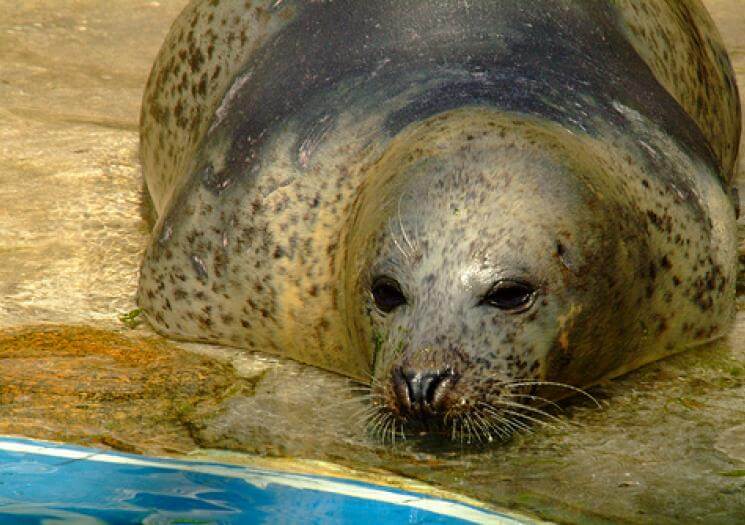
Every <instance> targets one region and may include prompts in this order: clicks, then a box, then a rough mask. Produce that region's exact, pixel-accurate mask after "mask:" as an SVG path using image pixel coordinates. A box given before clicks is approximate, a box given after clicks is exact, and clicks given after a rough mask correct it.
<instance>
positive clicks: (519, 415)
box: [504, 409, 557, 430]
mask: <svg viewBox="0 0 745 525" xmlns="http://www.w3.org/2000/svg"><path fill="white" fill-rule="evenodd" d="M504 412H505V413H507V414H512V415H513V416H516V417H521V418H523V419H527V420H528V421H532V422H533V423H538V424H539V425H543V426H545V427H548V428H550V429H553V430H556V428H557V427H556V425H552V424H551V423H547V422H546V421H543V420H542V419H538V418H535V417H532V416H529V415H527V414H523V413H522V412H516V411H514V410H508V409H505V410H504Z"/></svg>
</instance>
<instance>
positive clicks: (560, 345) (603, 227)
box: [345, 108, 646, 438]
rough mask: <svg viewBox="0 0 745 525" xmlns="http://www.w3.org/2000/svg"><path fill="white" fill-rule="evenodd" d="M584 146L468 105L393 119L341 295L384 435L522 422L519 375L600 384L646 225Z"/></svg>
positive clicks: (623, 344) (629, 324)
mask: <svg viewBox="0 0 745 525" xmlns="http://www.w3.org/2000/svg"><path fill="white" fill-rule="evenodd" d="M588 148H590V145H589V144H585V143H581V140H580V139H578V138H577V137H575V136H573V135H571V134H570V133H569V132H567V131H564V130H562V129H560V128H558V127H555V128H554V127H553V126H552V125H547V124H545V123H540V122H537V121H531V120H529V119H523V118H519V117H514V116H512V117H507V116H504V115H499V114H497V113H495V112H493V111H491V110H486V109H483V110H482V109H480V108H473V109H462V110H457V111H452V112H448V113H444V114H441V115H439V116H436V117H433V118H431V119H429V120H428V121H425V122H422V123H420V124H417V125H415V126H414V127H412V128H411V129H409V130H406V131H405V132H403V133H402V134H401V135H400V136H398V137H397V138H396V139H394V141H393V143H392V144H391V145H390V147H389V148H388V149H387V151H386V153H385V154H384V155H383V156H382V157H381V158H380V159H379V160H378V161H377V162H376V163H375V164H374V165H372V166H371V167H370V170H371V174H370V177H368V179H367V180H368V181H369V182H368V184H367V185H366V186H365V187H364V188H363V189H362V190H361V192H360V195H359V197H358V199H357V201H356V203H355V207H354V210H353V212H352V219H351V221H350V226H349V228H348V231H347V243H348V246H349V249H348V251H347V255H346V258H347V260H346V261H345V268H346V272H347V273H346V290H347V297H346V299H345V300H346V301H347V302H348V306H349V308H348V310H349V311H350V312H351V313H350V315H351V319H350V325H351V326H353V327H354V330H355V333H354V334H353V337H356V338H357V342H358V344H359V345H362V346H365V347H367V348H370V349H371V354H372V362H373V379H374V380H373V387H372V388H373V396H372V397H373V402H374V403H375V404H376V405H377V407H378V409H379V412H378V413H379V414H383V415H384V417H382V418H381V417H378V418H377V419H375V421H376V422H378V423H381V422H383V421H394V423H392V424H389V425H387V428H388V432H392V433H395V432H397V430H396V429H398V428H400V427H401V426H402V424H403V426H404V427H407V426H410V425H418V424H419V423H420V422H424V423H426V424H427V426H428V427H430V428H432V426H433V425H434V426H435V427H438V425H437V423H444V424H445V429H447V431H448V432H456V431H458V430H459V429H463V428H465V430H466V432H468V433H469V434H471V435H474V436H477V437H481V436H483V437H488V438H490V437H491V436H492V434H494V435H495V436H498V435H503V434H505V433H507V432H508V431H509V430H510V429H511V428H518V427H520V426H521V425H522V424H523V422H524V420H525V419H530V418H531V416H530V412H527V413H525V412H521V411H519V410H517V408H519V407H521V406H526V405H528V404H529V401H530V400H531V399H537V397H538V396H536V392H535V391H534V389H533V388H532V387H533V386H534V385H537V384H539V383H540V382H544V383H545V382H561V383H566V384H568V385H573V384H574V385H585V384H588V379H589V380H590V382H591V381H592V379H595V380H597V379H600V378H602V377H603V376H604V375H606V374H607V373H608V372H610V371H612V370H613V369H614V368H615V367H617V366H618V365H619V364H620V363H621V362H622V361H623V360H624V357H623V356H619V355H617V352H618V349H619V348H629V349H631V346H633V345H634V344H636V343H634V342H635V341H638V340H639V338H640V335H641V334H639V333H638V332H639V331H638V323H636V321H635V319H636V317H635V314H634V312H636V311H637V310H638V307H639V303H640V302H641V299H642V295H643V290H637V289H636V288H637V287H635V286H633V284H632V283H633V281H634V275H635V273H636V271H637V268H639V267H641V266H643V264H644V262H643V261H641V260H640V258H643V257H644V254H645V253H646V250H645V249H644V247H643V246H640V245H639V243H643V242H644V241H643V239H644V238H645V236H644V235H640V234H639V233H640V232H639V231H638V230H635V228H637V229H638V228H639V227H640V226H638V225H639V221H637V220H635V219H634V218H633V217H629V216H628V215H629V214H628V212H627V211H624V209H626V210H628V209H629V208H628V204H625V205H621V201H623V200H624V199H630V198H631V197H630V195H627V194H626V193H625V191H624V188H623V186H622V185H621V186H619V185H618V184H616V183H614V182H613V180H614V179H613V178H612V177H605V176H603V173H604V170H606V169H609V167H608V166H607V165H606V164H607V163H606V162H605V160H604V159H602V158H600V157H597V156H595V155H594V154H593V152H592V151H591V150H590V149H588ZM614 184H616V185H615V186H614ZM630 243H633V246H632V245H631V244H630ZM625 359H626V361H628V354H626V358H625ZM541 395H542V396H551V395H552V394H546V393H543V392H541ZM553 395H554V396H555V394H553ZM518 414H520V415H518ZM379 427H381V428H383V427H386V425H379ZM440 428H442V427H440Z"/></svg>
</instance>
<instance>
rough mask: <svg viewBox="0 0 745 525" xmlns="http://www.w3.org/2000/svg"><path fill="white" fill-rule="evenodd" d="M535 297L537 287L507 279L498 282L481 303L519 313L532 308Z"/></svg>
mask: <svg viewBox="0 0 745 525" xmlns="http://www.w3.org/2000/svg"><path fill="white" fill-rule="evenodd" d="M534 298H535V288H533V286H531V285H530V284H528V283H526V282H523V281H510V280H505V281H499V282H497V283H496V284H495V285H494V286H493V287H492V289H491V290H489V293H487V294H486V295H485V296H484V298H483V299H481V302H480V303H479V304H482V305H487V306H493V307H495V308H499V309H500V310H507V311H508V312H510V313H518V312H523V311H525V310H527V309H528V308H530V306H531V305H532V304H533V299H534Z"/></svg>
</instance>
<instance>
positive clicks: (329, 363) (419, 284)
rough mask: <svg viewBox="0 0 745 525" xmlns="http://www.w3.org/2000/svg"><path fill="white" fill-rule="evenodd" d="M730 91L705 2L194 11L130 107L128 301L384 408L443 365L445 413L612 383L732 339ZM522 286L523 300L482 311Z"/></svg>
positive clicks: (227, 0)
mask: <svg viewBox="0 0 745 525" xmlns="http://www.w3.org/2000/svg"><path fill="white" fill-rule="evenodd" d="M737 101H738V98H737V93H736V87H735V85H734V81H733V79H732V70H731V66H730V64H729V61H728V60H727V57H726V55H725V54H724V52H723V51H722V46H721V43H720V41H719V37H718V35H717V33H716V30H715V28H714V27H713V25H712V24H711V22H710V20H709V18H708V16H707V15H706V13H705V11H703V8H702V7H701V6H700V5H699V3H698V2H694V1H685V2H667V1H663V0H659V1H655V2H641V1H639V2H636V1H630V0H614V1H609V2H597V3H590V2H581V1H569V0H565V1H559V2H556V1H549V0H538V1H536V2H533V3H531V6H530V7H529V8H528V7H526V4H525V3H523V2H518V1H517V0H497V1H495V0H488V1H487V0H483V1H474V0H469V2H464V1H462V0H430V1H423V0H422V1H416V2H397V1H394V0H380V1H377V2H362V1H354V0H335V1H334V2H319V1H311V0H280V1H276V0H272V1H268V0H267V1H238V0H210V1H195V2H192V3H191V4H190V5H189V6H188V7H187V8H186V9H185V11H184V12H183V13H182V15H181V16H180V17H179V18H178V20H177V21H176V22H175V23H174V26H173V28H172V29H171V32H170V33H169V35H168V37H167V39H166V42H165V43H164V46H163V48H162V50H161V52H160V54H159V56H158V58H157V60H156V62H155V65H154V67H153V70H152V73H151V76H150V80H149V82H148V85H147V88H146V90H145V96H144V101H143V110H142V125H141V138H142V163H143V169H144V174H145V179H146V182H147V187H148V189H149V193H150V195H151V197H152V200H153V202H154V204H155V209H156V212H157V214H158V221H157V224H156V226H155V228H154V231H153V240H152V243H151V245H150V247H149V248H148V251H147V253H146V255H145V258H144V261H143V265H142V271H141V280H140V287H139V291H138V301H139V303H140V305H141V306H142V307H143V309H144V310H145V312H146V313H147V315H148V318H149V319H150V321H151V323H152V324H153V326H154V327H155V328H156V329H157V330H159V331H160V332H162V333H164V334H167V335H169V336H172V337H177V338H183V339H189V340H202V341H211V342H218V343H223V344H228V345H234V346H238V347H243V348H248V349H252V350H262V351H267V352H271V353H275V354H279V355H283V356H287V357H291V358H293V359H297V360H300V361H303V362H306V363H310V364H313V365H316V366H320V367H323V368H327V369H330V370H334V371H337V372H340V373H343V374H346V375H349V376H352V377H356V378H359V379H363V380H367V379H369V377H370V375H371V374H372V376H373V377H374V378H375V379H374V391H375V392H376V394H375V395H376V396H377V397H376V399H377V400H378V401H379V402H380V403H382V404H383V405H385V406H388V407H389V408H390V410H392V411H393V412H394V413H395V412H396V408H395V399H394V398H395V397H396V395H397V394H396V393H395V392H394V391H393V390H392V389H393V386H392V383H391V382H390V377H391V373H392V370H394V369H396V368H397V367H400V366H403V365H406V366H429V367H436V368H437V367H440V368H442V367H450V368H452V369H457V373H458V377H459V382H458V384H457V385H456V386H454V387H453V389H452V390H451V391H450V392H449V393H448V396H450V405H451V407H455V406H456V405H457V406H466V407H468V406H476V405H478V404H480V403H481V404H483V403H486V404H487V405H489V406H492V405H493V404H494V403H497V400H498V399H503V396H504V395H505V394H504V389H505V388H507V387H505V385H506V384H508V383H509V382H513V383H514V382H515V381H520V380H525V381H527V380H532V381H536V380H542V381H559V382H563V383H567V384H571V385H577V386H584V385H587V384H590V383H593V382H595V381H598V380H600V379H602V378H604V377H611V376H614V375H618V374H620V373H623V372H625V371H627V370H630V369H633V368H635V367H638V366H641V365H642V364H644V363H646V362H649V361H652V360H654V359H659V358H660V357H663V356H665V355H668V354H670V353H672V352H675V351H678V350H681V349H683V348H687V347H690V346H692V345H695V344H701V343H703V342H706V341H709V340H711V339H714V338H716V337H719V336H721V334H723V333H724V332H725V331H726V329H727V327H728V326H729V323H730V321H731V319H732V316H733V311H734V310H733V308H734V307H733V304H734V289H735V288H734V287H735V281H734V269H735V235H734V231H735V222H734V221H735V218H734V212H733V207H732V203H731V200H730V196H729V186H728V184H729V181H730V180H731V174H732V167H733V165H734V161H735V149H736V145H737V143H738V140H739V133H740V130H739V122H740V113H739V111H740V110H739V106H738V102H737ZM381 274H385V275H390V276H395V277H396V279H397V280H398V282H400V284H401V287H402V289H403V292H404V293H405V295H406V298H407V302H406V304H405V305H404V306H402V307H401V308H399V309H398V310H396V311H395V312H391V313H390V314H386V315H383V314H382V313H381V312H380V311H379V309H377V307H376V305H375V304H374V301H373V298H372V296H371V293H370V288H371V285H372V281H373V279H374V278H375V277H376V276H377V275H381ZM513 274H520V275H523V274H524V275H525V277H526V279H527V278H529V279H531V280H532V282H535V283H537V285H538V292H537V295H536V302H535V304H534V305H533V306H532V307H531V309H530V310H528V311H526V312H523V313H520V314H518V315H512V314H505V313H504V312H498V311H493V310H489V309H488V308H485V307H484V306H483V305H481V303H480V298H482V297H483V295H484V293H486V291H487V289H488V287H489V286H490V285H491V284H492V283H493V282H494V281H495V279H498V278H499V277H500V275H508V276H509V275H513ZM463 410H465V409H463ZM397 417H404V416H403V415H402V414H400V413H399V414H397Z"/></svg>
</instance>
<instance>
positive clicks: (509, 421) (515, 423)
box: [483, 405, 533, 434]
mask: <svg viewBox="0 0 745 525" xmlns="http://www.w3.org/2000/svg"><path fill="white" fill-rule="evenodd" d="M483 408H484V410H485V411H486V412H487V413H489V414H490V415H491V416H492V417H494V418H496V419H498V420H501V421H503V422H504V424H505V425H507V426H509V427H512V428H513V429H515V428H517V429H518V430H521V431H524V432H527V433H528V434H532V433H533V430H532V429H531V428H530V426H528V425H526V424H525V423H524V422H522V421H519V420H516V419H513V418H505V417H504V416H503V415H504V414H505V413H507V412H508V411H507V410H502V411H497V409H495V408H494V407H492V406H490V405H486V406H484V407H483Z"/></svg>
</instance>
